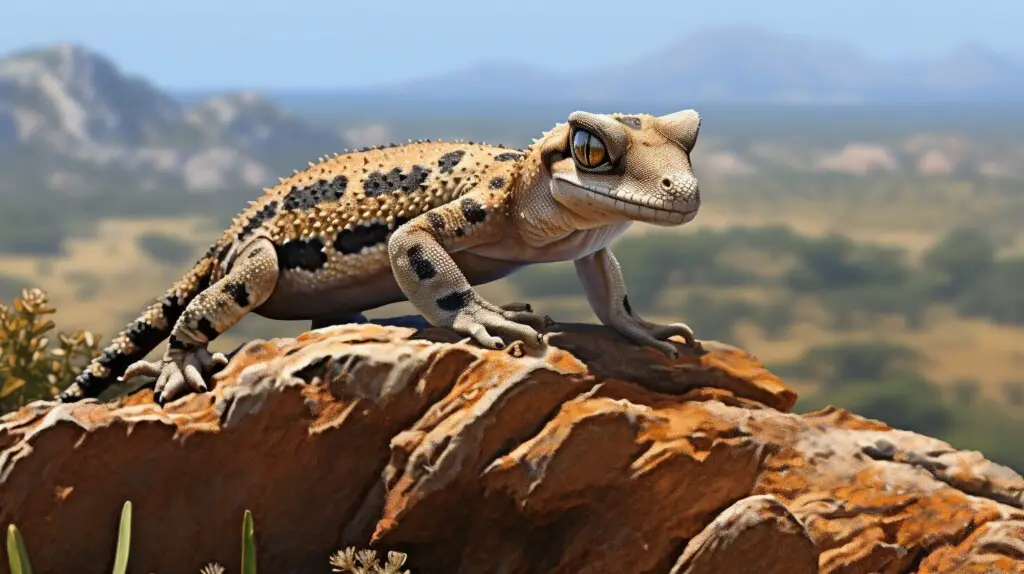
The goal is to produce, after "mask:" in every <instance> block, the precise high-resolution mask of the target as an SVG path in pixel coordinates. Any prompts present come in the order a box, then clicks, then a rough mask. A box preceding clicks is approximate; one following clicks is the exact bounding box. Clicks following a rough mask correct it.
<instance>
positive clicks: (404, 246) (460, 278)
mask: <svg viewBox="0 0 1024 574" xmlns="http://www.w3.org/2000/svg"><path fill="white" fill-rule="evenodd" d="M700 126H701V117H700V114H699V113H698V112H697V111H695V110H692V109H686V110H682V111H677V112H673V113H670V114H666V115H660V116H654V115H650V114H622V113H610V114H604V113H593V112H586V111H575V112H572V113H571V114H570V115H569V116H568V118H567V120H566V121H564V122H561V123H557V124H556V125H555V126H554V127H553V128H551V129H550V130H548V131H545V132H543V133H542V134H541V137H539V138H537V139H534V140H533V143H532V144H530V145H529V146H527V147H526V148H525V149H518V148H508V147H505V146H502V145H488V144H485V143H473V142H463V141H452V142H444V141H431V140H419V141H410V142H408V143H405V144H390V145H384V146H375V147H365V148H361V149H357V150H353V151H347V150H346V151H345V152H344V153H336V154H333V155H329V156H327V157H323V158H319V161H318V162H316V163H314V162H310V163H309V167H308V168H307V169H305V170H303V171H295V172H293V174H292V175H291V176H290V177H287V178H280V182H279V183H278V184H277V185H275V186H273V187H270V188H265V189H264V190H263V194H262V195H261V196H260V197H258V198H257V199H256V200H255V201H250V202H249V206H248V207H247V208H246V209H244V210H243V211H242V212H241V213H240V214H239V215H238V216H237V217H235V218H234V220H233V221H232V223H231V225H229V226H228V227H227V229H226V230H225V231H224V233H223V235H222V236H221V237H220V238H219V239H218V240H217V241H216V242H215V243H214V244H213V245H212V246H210V248H209V249H208V250H207V251H206V252H205V254H204V255H203V256H202V257H201V258H200V259H199V260H198V261H197V262H196V263H195V265H194V266H193V267H192V268H191V269H190V270H188V271H187V272H186V273H185V274H184V275H183V276H182V277H181V279H179V280H178V281H176V282H175V283H173V285H172V286H171V287H170V288H169V289H168V290H167V291H166V292H165V294H164V295H163V296H162V298H160V299H158V300H157V301H156V302H155V303H153V304H151V305H150V306H149V307H147V308H146V309H145V310H144V311H143V312H142V313H141V314H140V315H139V317H138V318H137V319H135V320H134V321H132V322H131V323H130V324H129V325H128V326H127V327H126V328H125V330H124V331H122V332H121V333H119V334H118V335H117V336H116V337H115V338H114V339H112V341H111V342H110V344H109V345H107V346H106V347H105V348H104V350H103V351H102V353H101V354H100V355H99V356H97V357H95V358H94V359H92V361H91V362H90V363H89V364H88V365H87V366H86V368H85V369H83V371H82V372H81V373H80V374H79V375H78V376H77V377H76V378H75V379H74V381H73V382H71V384H70V385H69V386H68V387H67V388H66V389H65V390H63V391H62V392H61V393H60V394H59V395H58V396H57V400H58V401H59V402H74V401H77V400H81V399H84V398H95V397H96V396H98V395H99V394H100V393H101V392H103V391H104V390H105V389H107V388H109V387H110V386H111V385H112V384H114V383H115V382H119V383H120V382H124V381H127V380H130V379H132V378H133V377H136V376H140V375H141V376H149V377H155V378H156V384H155V387H154V398H155V400H156V402H157V403H159V404H160V405H164V404H165V403H166V402H167V401H171V400H174V399H175V398H178V397H181V396H184V395H186V394H188V393H191V392H206V391H207V390H208V386H207V381H208V380H209V374H210V373H211V372H212V371H214V370H216V369H217V368H220V367H223V366H224V365H225V364H226V363H227V358H226V357H225V356H224V355H223V354H222V353H211V352H210V351H209V350H208V346H209V344H210V342H211V341H213V340H214V339H216V338H217V337H218V336H219V335H221V334H223V333H224V332H225V331H227V330H228V329H230V328H231V327H232V326H233V325H235V324H236V323H238V321H240V320H241V319H242V318H243V317H244V316H245V315H247V314H249V313H256V314H258V315H260V316H263V317H267V318H270V319H277V320H310V321H311V326H312V328H313V329H317V328H321V327H326V326H329V325H337V324H344V323H347V322H352V320H351V318H352V317H353V316H355V315H357V314H359V313H361V312H363V311H367V310H371V309H374V308H377V307H381V306H384V305H387V304H390V303H394V302H398V301H408V302H410V303H411V304H412V305H413V306H414V307H415V308H416V310H417V311H419V312H420V313H421V314H422V316H423V318H424V319H425V320H426V321H427V322H428V323H430V324H431V325H434V326H438V327H445V328H448V329H451V330H453V331H455V332H457V333H459V334H461V335H462V336H463V337H465V338H466V339H464V340H466V341H467V342H469V341H472V342H474V343H475V344H477V345H480V346H482V347H485V348H488V349H504V348H506V346H508V345H510V344H516V345H526V346H528V347H531V348H534V349H536V348H542V347H543V346H544V345H546V344H547V343H546V341H545V339H544V330H545V329H546V327H549V326H550V325H552V324H553V322H552V320H551V318H550V317H548V316H547V315H541V314H539V313H535V312H534V311H533V309H532V307H531V306H530V305H528V304H523V303H508V304H505V305H497V304H495V303H492V302H490V301H487V300H485V299H484V298H482V297H481V296H480V295H479V294H478V293H477V291H476V289H474V287H475V286H478V285H482V284H486V283H489V282H491V281H495V280H497V279H500V278H502V277H505V276H507V275H509V274H510V273H513V272H515V271H517V270H519V269H521V268H523V267H525V266H528V265H531V264H539V263H548V262H556V261H570V260H571V261H573V262H574V265H575V271H576V273H577V275H578V277H579V280H580V282H581V284H582V288H583V292H584V294H585V296H586V298H587V301H588V303H589V304H590V307H591V309H592V310H593V312H594V314H595V315H596V316H597V318H598V319H599V320H600V321H601V323H603V324H604V325H606V326H609V327H611V328H612V329H614V330H615V331H617V332H618V333H620V334H621V335H623V336H624V337H625V338H627V339H629V340H631V341H633V342H635V343H636V344H640V345H646V346H650V347H654V348H657V349H658V350H660V351H662V352H663V353H665V354H666V355H668V356H669V357H672V358H674V357H676V356H677V355H678V350H677V348H676V346H675V345H674V344H673V343H672V342H670V341H668V339H669V338H670V337H672V336H680V337H682V338H683V340H684V342H685V344H686V345H688V346H691V347H695V346H699V342H698V341H697V340H696V338H695V337H694V332H693V330H692V329H691V328H690V327H689V326H687V325H686V324H685V323H672V324H657V323H652V322H649V321H647V320H645V319H643V318H641V317H640V316H639V315H638V314H637V313H636V311H634V310H633V308H632V307H631V305H630V302H629V297H628V295H627V291H626V284H625V281H624V279H623V275H622V271H621V268H620V265H619V262H618V261H617V260H616V258H615V256H614V255H613V253H612V251H611V248H610V244H611V243H612V241H613V240H614V239H616V238H617V237H618V236H619V235H621V234H622V233H623V232H624V231H625V230H626V229H627V228H628V227H629V226H630V225H631V224H632V223H634V222H640V223H647V224H652V225H656V226H662V227H669V226H679V225H683V224H685V223H688V222H690V221H692V220H693V219H694V217H695V216H696V214H697V211H698V209H699V208H700V205H701V198H700V189H699V184H698V179H697V177H696V175H695V174H694V172H693V169H692V165H691V161H690V154H691V152H692V151H693V148H694V145H695V143H696V140H697V136H698V133H699V131H700ZM165 339H166V340H167V347H166V351H165V353H164V354H163V356H162V357H161V358H160V359H158V360H156V361H146V360H145V357H146V356H147V355H148V353H150V352H151V351H152V350H153V349H155V348H156V347H157V346H158V345H160V343H161V342H163V341H164V340H165Z"/></svg>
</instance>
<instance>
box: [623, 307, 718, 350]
mask: <svg viewBox="0 0 1024 574" xmlns="http://www.w3.org/2000/svg"><path fill="white" fill-rule="evenodd" d="M617 319H618V320H617V321H615V322H614V323H612V325H611V327H613V328H614V329H615V330H616V331H618V332H619V333H620V334H622V335H623V336H625V337H626V338H628V339H631V340H632V341H633V342H635V343H637V344H639V345H644V346H647V347H654V348H655V349H658V350H659V351H661V352H662V353H663V354H664V355H665V356H667V357H668V358H669V359H670V360H673V361H674V360H676V359H677V358H679V349H678V348H677V347H676V345H675V343H673V342H671V341H668V340H667V339H668V338H670V337H673V336H679V337H682V338H683V340H684V341H685V344H686V346H687V347H690V348H692V349H700V342H699V341H698V340H697V338H696V337H695V336H694V333H693V329H691V328H690V327H689V326H688V325H686V324H685V323H672V324H669V325H659V324H657V323H650V322H648V321H644V320H643V319H640V318H639V317H636V316H634V315H627V314H623V315H621V316H619V317H618V318H617Z"/></svg>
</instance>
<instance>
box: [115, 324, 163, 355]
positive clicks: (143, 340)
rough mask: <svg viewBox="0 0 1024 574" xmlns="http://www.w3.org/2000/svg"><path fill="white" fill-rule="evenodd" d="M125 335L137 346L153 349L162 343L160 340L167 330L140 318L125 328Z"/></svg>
mask: <svg viewBox="0 0 1024 574" xmlns="http://www.w3.org/2000/svg"><path fill="white" fill-rule="evenodd" d="M124 336H125V338H126V339H128V340H129V341H131V343H132V344H133V345H135V347H136V348H139V349H152V348H153V347H156V346H157V345H159V344H160V341H162V340H163V338H164V337H165V336H166V332H165V331H163V330H162V329H157V328H156V327H154V326H153V325H150V324H149V323H147V322H146V321H144V320H138V321H135V322H134V323H132V324H131V325H129V326H128V328H127V329H125V331H124Z"/></svg>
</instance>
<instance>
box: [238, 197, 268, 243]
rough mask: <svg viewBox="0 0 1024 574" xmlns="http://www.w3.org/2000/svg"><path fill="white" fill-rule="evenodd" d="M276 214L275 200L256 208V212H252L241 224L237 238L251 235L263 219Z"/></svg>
mask: <svg viewBox="0 0 1024 574" xmlns="http://www.w3.org/2000/svg"><path fill="white" fill-rule="evenodd" d="M276 214H277V202H276V201H271V202H270V203H268V204H266V205H264V206H263V207H261V208H260V209H259V210H257V211H256V213H254V214H252V217H250V218H249V221H246V222H245V225H243V226H242V229H241V230H240V231H239V232H238V238H239V239H245V238H246V237H248V236H249V235H252V233H253V232H254V231H256V230H257V229H259V228H260V225H263V222H264V221H267V220H268V219H270V218H272V217H274V215H276Z"/></svg>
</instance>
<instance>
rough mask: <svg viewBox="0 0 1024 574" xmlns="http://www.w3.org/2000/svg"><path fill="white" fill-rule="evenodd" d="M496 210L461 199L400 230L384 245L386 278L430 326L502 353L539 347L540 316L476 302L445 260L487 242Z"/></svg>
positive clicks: (479, 299) (496, 224)
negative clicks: (520, 345) (387, 264)
mask: <svg viewBox="0 0 1024 574" xmlns="http://www.w3.org/2000/svg"><path fill="white" fill-rule="evenodd" d="M499 217H502V214H501V212H500V211H499V210H493V211H492V210H491V209H490V208H488V207H487V206H486V205H485V203H484V199H483V198H481V199H480V200H478V199H476V198H474V197H472V196H467V197H463V198H462V199H460V200H456V201H454V202H452V203H450V204H445V205H442V206H440V207H438V208H436V209H434V210H432V211H430V212H428V213H425V214H423V215H420V216H418V217H416V218H415V219H413V220H411V221H409V222H407V223H406V224H404V225H402V226H401V227H399V228H398V230H396V231H395V233H394V234H392V236H391V238H390V239H389V241H388V255H389V257H390V260H391V269H392V273H394V275H395V280H396V281H397V282H398V285H399V287H401V289H402V291H403V292H404V293H405V296H406V297H407V298H408V300H409V302H410V303H412V304H413V305H414V306H415V307H416V309H417V310H418V311H419V312H420V313H421V314H422V315H423V317H424V318H425V319H426V320H427V321H429V322H430V323H431V324H432V325H436V326H438V327H446V328H449V329H452V330H454V331H455V332H457V333H459V334H462V335H465V336H467V337H469V338H471V339H472V340H473V341H475V342H476V343H477V344H479V345H481V346H483V347H486V348H488V349H504V348H505V347H506V346H507V345H509V344H512V343H514V342H515V341H522V342H523V343H525V344H527V345H529V346H531V347H539V346H540V345H541V344H542V334H541V333H540V331H541V330H543V329H544V327H545V326H547V325H548V324H549V321H550V320H549V319H548V318H547V317H545V316H542V315H538V314H535V313H532V312H531V311H529V310H527V309H526V308H521V307H522V306H506V307H505V308H502V307H499V306H497V305H495V304H493V303H490V302H489V301H486V300H484V299H483V297H481V296H480V295H479V294H478V293H477V292H476V290H475V289H473V287H472V286H471V285H470V284H469V281H467V280H466V276H465V275H464V274H463V273H462V270H460V269H459V267H458V266H457V265H456V264H455V261H453V260H452V257H451V256H450V255H449V253H448V251H449V249H453V250H454V249H465V248H468V247H471V246H473V245H479V244H481V243H483V242H485V241H487V240H488V239H489V238H488V237H487V236H488V230H490V229H499V228H500V222H497V221H493V219H494V218H499Z"/></svg>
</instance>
